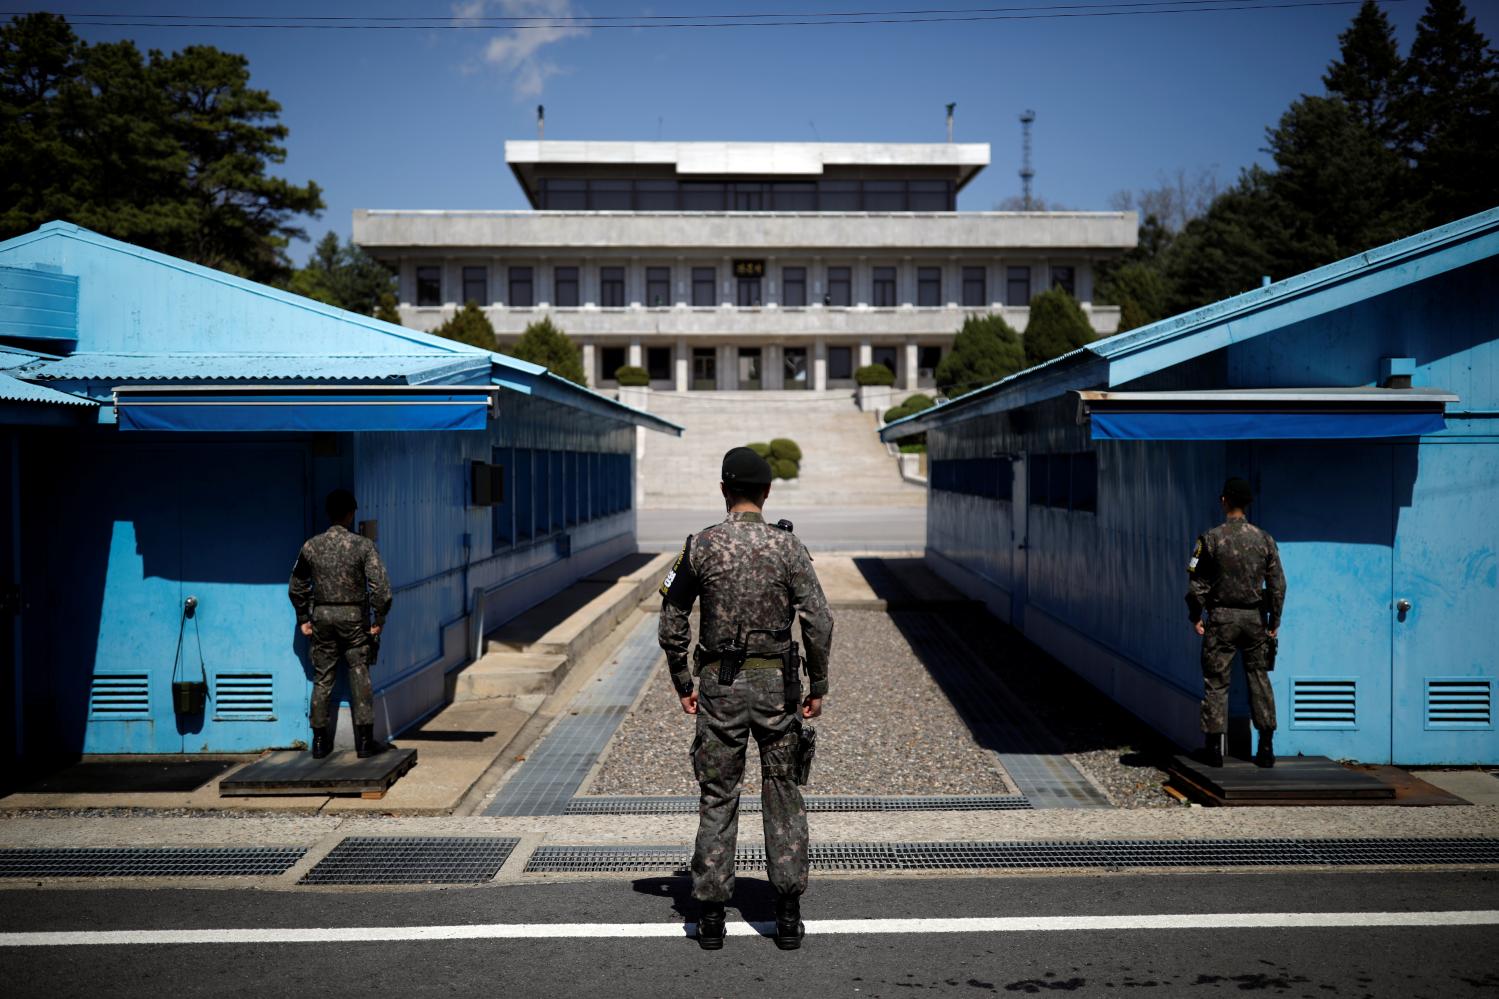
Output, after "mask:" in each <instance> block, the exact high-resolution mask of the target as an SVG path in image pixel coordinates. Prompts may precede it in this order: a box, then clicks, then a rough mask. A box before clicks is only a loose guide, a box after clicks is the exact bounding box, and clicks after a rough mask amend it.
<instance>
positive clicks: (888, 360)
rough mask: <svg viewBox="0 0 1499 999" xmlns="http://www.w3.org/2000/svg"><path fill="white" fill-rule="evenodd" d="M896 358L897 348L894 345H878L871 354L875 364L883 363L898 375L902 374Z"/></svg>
mask: <svg viewBox="0 0 1499 999" xmlns="http://www.w3.org/2000/svg"><path fill="white" fill-rule="evenodd" d="M895 358H896V349H895V348H894V347H876V348H874V351H873V354H872V355H871V360H872V361H873V362H874V363H875V364H883V365H884V366H885V367H887V368H889V369H890V372H891V374H897V375H898V374H900V369H899V367H897V365H896V360H895Z"/></svg>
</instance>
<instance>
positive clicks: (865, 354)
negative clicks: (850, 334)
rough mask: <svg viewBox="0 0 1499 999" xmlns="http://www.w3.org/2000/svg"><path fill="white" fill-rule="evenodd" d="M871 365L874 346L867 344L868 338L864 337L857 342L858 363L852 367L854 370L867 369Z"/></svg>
mask: <svg viewBox="0 0 1499 999" xmlns="http://www.w3.org/2000/svg"><path fill="white" fill-rule="evenodd" d="M873 363H874V344H872V343H870V342H869V338H868V337H865V338H864V339H862V340H860V341H859V363H858V364H856V365H854V366H855V367H856V368H867V367H869V366H870V365H871V364H873Z"/></svg>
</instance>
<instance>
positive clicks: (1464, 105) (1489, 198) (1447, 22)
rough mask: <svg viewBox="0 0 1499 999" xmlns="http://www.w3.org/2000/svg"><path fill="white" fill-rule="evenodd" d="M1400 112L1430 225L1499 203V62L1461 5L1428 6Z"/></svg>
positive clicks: (1455, 1)
mask: <svg viewBox="0 0 1499 999" xmlns="http://www.w3.org/2000/svg"><path fill="white" fill-rule="evenodd" d="M1399 110H1400V114H1401V118H1402V121H1403V128H1402V131H1401V140H1402V145H1403V146H1404V148H1405V149H1406V150H1407V151H1408V152H1409V154H1410V155H1411V157H1412V158H1413V159H1414V160H1415V168H1416V169H1415V181H1416V184H1417V189H1418V190H1420V191H1421V192H1422V194H1423V195H1424V197H1425V204H1426V208H1427V211H1428V216H1427V219H1426V222H1427V224H1429V225H1436V224H1439V223H1442V222H1449V221H1451V220H1453V219H1456V218H1461V217H1463V216H1464V215H1470V214H1472V213H1474V212H1478V211H1482V210H1484V209H1486V208H1492V207H1493V206H1494V205H1495V204H1499V60H1496V58H1495V55H1494V52H1493V51H1492V50H1491V49H1490V48H1489V43H1488V39H1486V38H1484V36H1483V35H1482V34H1481V33H1480V32H1479V30H1478V26H1477V25H1476V24H1475V23H1474V21H1473V19H1472V18H1471V17H1469V16H1468V12H1467V9H1466V8H1465V7H1464V6H1463V4H1462V2H1461V0H1430V2H1429V3H1428V4H1427V7H1426V12H1425V13H1424V14H1422V15H1421V20H1420V22H1419V23H1418V24H1417V26H1416V39H1415V41H1414V42H1413V43H1412V44H1411V51H1410V55H1409V57H1408V58H1407V59H1406V61H1405V77H1404V89H1403V93H1402V96H1401V101H1400V108H1399Z"/></svg>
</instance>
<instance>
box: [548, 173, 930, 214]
mask: <svg viewBox="0 0 1499 999" xmlns="http://www.w3.org/2000/svg"><path fill="white" fill-rule="evenodd" d="M535 200H536V207H537V208H540V209H543V210H548V211H617V212H950V211H953V210H955V209H956V208H957V186H956V185H955V184H954V183H953V182H952V181H950V180H822V181H797V180H782V181H758V180H757V181H712V180H707V181H676V180H585V179H552V178H547V179H543V180H539V181H537V182H536V199H535Z"/></svg>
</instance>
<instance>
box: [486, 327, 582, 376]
mask: <svg viewBox="0 0 1499 999" xmlns="http://www.w3.org/2000/svg"><path fill="white" fill-rule="evenodd" d="M505 353H507V354H510V355H511V356H512V357H518V358H520V359H521V360H522V361H530V362H531V363H532V364H541V365H545V366H546V368H547V370H548V371H550V372H551V373H552V374H554V375H557V376H559V377H562V378H566V379H567V380H568V381H570V382H576V383H577V384H579V385H586V384H587V383H588V379H587V378H585V377H584V376H583V352H582V351H581V350H579V349H578V345H577V344H575V343H573V342H572V340H570V339H569V338H568V336H567V334H566V333H564V332H562V331H561V330H560V329H558V328H557V327H556V326H554V325H552V321H551V320H550V319H540V320H537V321H536V322H534V323H532V324H530V325H529V326H527V327H526V331H525V332H524V333H522V334H521V336H520V339H519V340H517V341H515V345H514V346H513V347H511V348H510V349H509V350H507V351H505Z"/></svg>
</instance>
